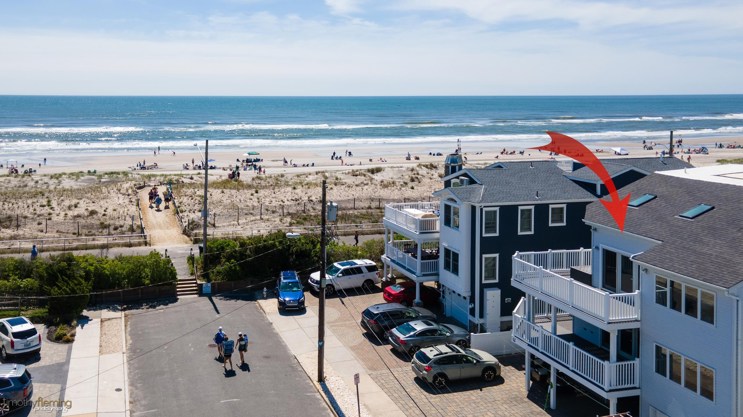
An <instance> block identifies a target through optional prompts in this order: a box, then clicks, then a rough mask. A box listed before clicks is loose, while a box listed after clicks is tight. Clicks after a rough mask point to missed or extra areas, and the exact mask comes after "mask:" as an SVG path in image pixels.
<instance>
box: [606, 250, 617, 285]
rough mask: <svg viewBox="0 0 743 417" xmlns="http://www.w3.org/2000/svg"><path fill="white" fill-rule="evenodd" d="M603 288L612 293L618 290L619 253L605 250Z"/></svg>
mask: <svg viewBox="0 0 743 417" xmlns="http://www.w3.org/2000/svg"><path fill="white" fill-rule="evenodd" d="M603 267H604V275H603V287H604V288H605V289H607V290H609V291H611V292H616V290H617V253H616V252H613V251H610V250H606V249H604V250H603Z"/></svg>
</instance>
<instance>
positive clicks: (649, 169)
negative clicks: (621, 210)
mask: <svg viewBox="0 0 743 417" xmlns="http://www.w3.org/2000/svg"><path fill="white" fill-rule="evenodd" d="M601 163H602V165H604V167H605V168H606V171H607V172H608V173H609V175H610V176H611V177H612V178H614V177H615V176H616V175H619V174H621V173H624V172H626V171H629V170H634V171H638V172H641V173H643V174H645V175H648V174H651V173H653V172H658V171H668V170H674V169H684V168H692V165H691V164H689V163H687V162H684V161H683V160H682V159H679V158H662V159H661V158H613V159H602V160H601ZM576 165H577V167H576V168H575V169H574V170H573V172H570V173H567V174H565V175H567V176H568V177H570V178H573V179H576V180H579V181H587V182H598V181H599V177H598V176H597V175H596V174H594V173H593V171H591V170H590V169H588V168H586V167H585V166H583V165H580V164H576Z"/></svg>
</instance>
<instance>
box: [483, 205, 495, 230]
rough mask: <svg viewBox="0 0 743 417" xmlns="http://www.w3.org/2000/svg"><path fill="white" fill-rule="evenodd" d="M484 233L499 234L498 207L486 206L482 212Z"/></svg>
mask: <svg viewBox="0 0 743 417" xmlns="http://www.w3.org/2000/svg"><path fill="white" fill-rule="evenodd" d="M482 235H483V236H498V209H497V208H486V209H484V210H483V213H482Z"/></svg>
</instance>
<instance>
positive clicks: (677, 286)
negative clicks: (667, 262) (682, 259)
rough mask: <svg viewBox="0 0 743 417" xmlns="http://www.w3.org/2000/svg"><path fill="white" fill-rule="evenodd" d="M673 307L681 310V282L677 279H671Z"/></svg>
mask: <svg viewBox="0 0 743 417" xmlns="http://www.w3.org/2000/svg"><path fill="white" fill-rule="evenodd" d="M670 287H671V305H670V306H669V307H671V308H672V309H674V310H676V311H678V312H679V313H680V312H681V292H682V289H681V283H680V282H676V281H671V285H670Z"/></svg>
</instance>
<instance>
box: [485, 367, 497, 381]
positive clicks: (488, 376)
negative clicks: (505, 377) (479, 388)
mask: <svg viewBox="0 0 743 417" xmlns="http://www.w3.org/2000/svg"><path fill="white" fill-rule="evenodd" d="M496 376H498V373H497V372H495V369H493V368H485V369H483V370H482V379H484V380H486V381H488V382H490V381H492V380H494V379H495V377H496Z"/></svg>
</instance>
